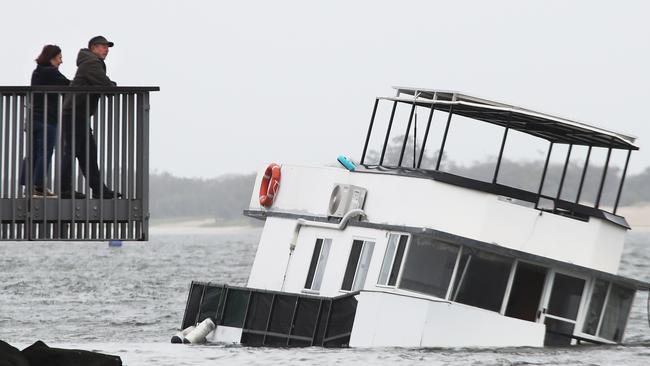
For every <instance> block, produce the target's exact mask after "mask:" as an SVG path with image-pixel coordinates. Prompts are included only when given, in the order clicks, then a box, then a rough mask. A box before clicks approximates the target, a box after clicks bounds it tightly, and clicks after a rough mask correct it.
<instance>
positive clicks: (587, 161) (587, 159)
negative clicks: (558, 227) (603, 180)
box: [575, 146, 591, 204]
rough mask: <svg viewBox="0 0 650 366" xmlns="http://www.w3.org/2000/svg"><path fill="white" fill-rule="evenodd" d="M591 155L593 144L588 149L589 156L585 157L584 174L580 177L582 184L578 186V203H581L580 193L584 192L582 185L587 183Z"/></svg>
mask: <svg viewBox="0 0 650 366" xmlns="http://www.w3.org/2000/svg"><path fill="white" fill-rule="evenodd" d="M590 157H591V146H589V149H588V150H587V157H586V158H585V165H584V167H582V176H581V177H580V186H578V195H577V196H576V202H575V203H576V204H580V195H581V194H582V187H583V186H584V184H585V177H586V176H587V168H589V158H590Z"/></svg>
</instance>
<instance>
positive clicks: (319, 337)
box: [181, 281, 359, 347]
mask: <svg viewBox="0 0 650 366" xmlns="http://www.w3.org/2000/svg"><path fill="white" fill-rule="evenodd" d="M358 294H359V292H358V291H357V292H350V293H346V294H343V295H341V296H337V297H322V296H312V295H306V294H296V293H288V292H281V291H271V290H261V289H254V288H249V287H237V286H229V285H221V284H214V283H209V282H208V283H205V282H196V281H192V283H191V285H190V292H189V294H188V297H187V302H186V305H185V313H184V315H183V322H182V325H181V329H185V328H187V327H189V326H193V325H197V324H198V323H200V322H202V321H203V320H205V319H207V318H210V319H212V321H213V322H214V324H215V325H216V326H217V328H218V327H219V326H228V327H233V328H241V329H242V336H241V339H240V342H241V344H244V345H247V346H270V347H311V346H322V347H347V346H348V345H349V343H350V335H351V333H352V326H353V324H354V316H355V314H356V310H357V300H356V297H355V296H356V295H358Z"/></svg>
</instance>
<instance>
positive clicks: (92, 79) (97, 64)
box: [64, 48, 117, 116]
mask: <svg viewBox="0 0 650 366" xmlns="http://www.w3.org/2000/svg"><path fill="white" fill-rule="evenodd" d="M116 85H117V84H116V83H115V82H114V81H112V80H111V79H109V78H108V76H106V64H105V63H104V60H101V59H100V58H99V57H97V56H96V55H95V54H94V53H92V52H91V51H90V50H89V49H87V48H82V49H81V50H79V55H77V73H76V74H75V76H74V79H72V83H70V86H80V87H84V86H103V87H113V86H116ZM89 101H90V104H89V108H88V110H86V95H85V94H77V97H76V100H75V113H76V115H77V116H85V115H86V113H87V112H89V113H90V115H91V116H93V115H94V114H95V112H96V111H97V102H98V101H99V94H90V98H89ZM64 109H65V110H66V111H68V112H69V111H71V110H72V97H70V96H69V97H67V98H66V101H65V104H64Z"/></svg>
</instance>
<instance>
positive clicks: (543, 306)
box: [537, 267, 593, 344]
mask: <svg viewBox="0 0 650 366" xmlns="http://www.w3.org/2000/svg"><path fill="white" fill-rule="evenodd" d="M558 273H559V274H561V275H564V276H568V277H573V278H577V279H581V280H584V281H585V284H584V286H583V288H582V296H581V298H580V303H579V304H578V312H577V314H576V318H575V320H572V319H569V318H564V317H562V316H558V315H553V314H549V313H548V305H549V302H550V301H551V296H552V295H553V285H554V284H555V275H556V274H558ZM592 278H593V277H591V276H588V275H583V274H579V273H575V272H571V271H565V270H563V269H557V268H552V267H549V268H548V272H547V273H546V281H545V283H544V291H543V294H542V299H541V301H540V305H539V311H540V316H539V317H538V318H537V323H539V324H542V325H544V326H545V325H546V324H545V320H546V317H547V316H548V317H550V318H551V319H554V320H559V321H563V322H568V323H573V324H574V327H573V333H572V334H571V336H570V337H571V338H572V339H571V344H574V342H575V337H576V336H580V337H582V327H583V326H584V317H585V312H586V311H587V309H586V307H585V306H586V304H587V302H588V295H589V287H590V283H591V282H590V281H591V280H592ZM590 337H593V336H591V335H590ZM585 338H587V337H585Z"/></svg>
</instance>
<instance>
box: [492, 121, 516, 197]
mask: <svg viewBox="0 0 650 366" xmlns="http://www.w3.org/2000/svg"><path fill="white" fill-rule="evenodd" d="M510 119H512V113H508V122H506V129H505V131H503V138H502V139H501V149H499V157H498V158H497V166H496V168H495V169H494V177H492V184H496V183H497V177H498V176H499V168H501V159H502V158H503V149H504V148H505V146H506V139H507V138H508V130H509V129H510Z"/></svg>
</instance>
